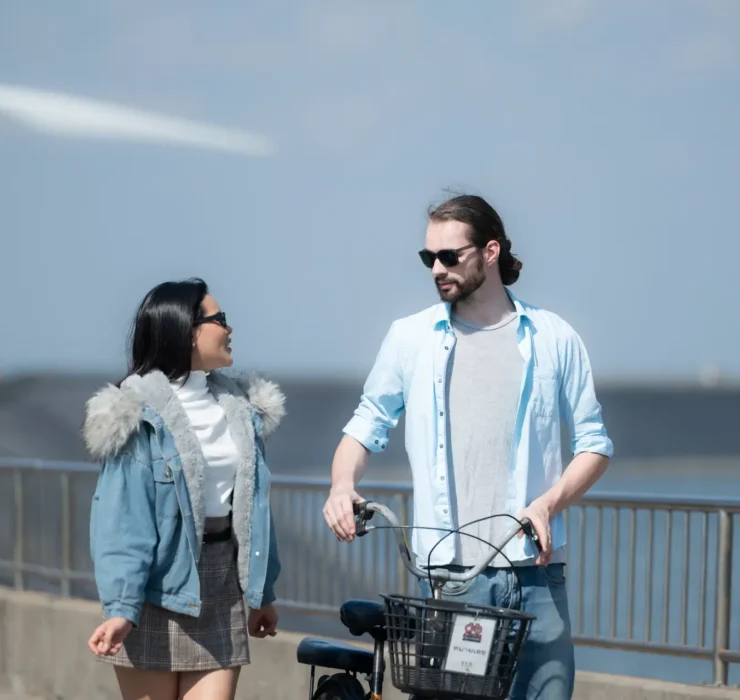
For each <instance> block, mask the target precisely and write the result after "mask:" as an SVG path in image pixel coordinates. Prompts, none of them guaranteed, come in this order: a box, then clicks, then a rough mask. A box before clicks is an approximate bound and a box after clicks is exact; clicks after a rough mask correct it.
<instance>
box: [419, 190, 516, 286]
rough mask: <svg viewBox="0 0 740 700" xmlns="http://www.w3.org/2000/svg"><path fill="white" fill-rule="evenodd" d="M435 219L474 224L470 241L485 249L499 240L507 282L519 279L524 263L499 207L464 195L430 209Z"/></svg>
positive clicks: (503, 276)
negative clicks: (513, 250)
mask: <svg viewBox="0 0 740 700" xmlns="http://www.w3.org/2000/svg"><path fill="white" fill-rule="evenodd" d="M428 213H429V219H430V220H431V221H460V222H461V223H463V224H467V225H468V226H469V227H470V242H471V243H474V244H475V245H476V247H478V248H485V247H486V244H487V243H488V242H489V241H498V243H499V245H500V246H501V254H500V255H499V259H498V269H499V273H500V275H501V281H502V282H503V283H504V284H505V285H510V284H514V282H516V281H517V280H518V279H519V270H521V269H522V263H521V261H520V260H517V258H515V257H514V256H513V255H512V254H511V241H510V240H509V238H508V236H507V235H506V231H505V230H504V222H503V221H501V217H500V216H499V215H498V213H497V212H496V210H495V209H494V208H493V207H492V206H491V205H490V204H489V203H488V202H486V200H485V199H483V197H478V196H477V195H473V194H462V195H458V196H457V197H453V198H452V199H448V200H447V201H446V202H443V203H442V204H440V205H439V206H436V207H431V208H430V209H429V212H428Z"/></svg>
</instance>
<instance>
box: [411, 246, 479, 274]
mask: <svg viewBox="0 0 740 700" xmlns="http://www.w3.org/2000/svg"><path fill="white" fill-rule="evenodd" d="M468 248H475V243H470V244H469V245H464V246H463V247H462V248H457V249H455V250H452V249H446V250H438V251H437V252H436V253H433V252H432V251H431V250H427V249H426V248H425V249H424V250H420V251H419V257H420V258H421V261H422V262H423V263H424V264H425V265H426V266H427V267H428V268H429V269H430V270H431V269H432V268H433V267H434V261H435V260H439V262H441V263H442V264H443V265H444V266H445V267H455V265H457V264H458V263H459V262H460V253H462V251H463V250H467V249H468Z"/></svg>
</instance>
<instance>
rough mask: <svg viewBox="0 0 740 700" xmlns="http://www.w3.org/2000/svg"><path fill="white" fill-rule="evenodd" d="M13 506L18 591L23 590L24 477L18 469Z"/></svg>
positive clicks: (14, 561)
mask: <svg viewBox="0 0 740 700" xmlns="http://www.w3.org/2000/svg"><path fill="white" fill-rule="evenodd" d="M13 506H14V508H15V532H14V533H13V543H14V544H13V583H14V585H15V587H16V588H17V589H18V590H21V589H22V588H23V476H22V474H21V470H20V469H16V470H15V471H14V473H13Z"/></svg>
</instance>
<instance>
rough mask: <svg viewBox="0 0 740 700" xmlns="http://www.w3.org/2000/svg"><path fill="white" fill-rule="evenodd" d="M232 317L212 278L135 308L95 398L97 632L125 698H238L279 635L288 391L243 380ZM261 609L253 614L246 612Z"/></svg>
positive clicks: (91, 409)
mask: <svg viewBox="0 0 740 700" xmlns="http://www.w3.org/2000/svg"><path fill="white" fill-rule="evenodd" d="M230 343H231V327H230V326H229V325H228V324H227V323H226V316H225V314H224V313H223V312H222V311H221V310H220V308H219V306H218V304H217V303H216V300H215V299H214V298H213V297H212V296H211V295H210V294H209V293H208V288H207V286H206V284H205V283H204V282H203V281H202V280H199V279H195V280H190V281H187V282H166V283H164V284H161V285H159V286H157V287H155V288H154V289H152V290H151V291H150V292H149V294H147V296H146V297H145V298H144V300H143V302H142V303H141V306H140V307H139V311H138V314H137V316H136V320H135V324H134V328H133V337H132V344H131V359H130V370H129V373H128V376H127V377H126V379H124V380H123V381H122V382H121V383H120V385H119V386H108V387H106V388H104V389H102V390H101V391H100V392H99V393H98V394H97V395H96V396H94V397H93V398H92V399H91V400H90V401H89V402H88V407H87V416H86V420H85V426H84V430H83V433H84V438H85V442H86V445H87V448H88V451H89V452H90V454H91V455H92V456H93V457H94V458H95V459H96V460H100V461H102V469H101V472H100V478H99V480H98V485H97V488H96V491H95V495H94V497H93V503H92V511H91V521H90V547H91V554H92V559H93V563H94V568H95V580H96V583H97V587H98V592H99V596H100V601H101V603H102V607H103V611H104V617H105V621H104V622H103V624H101V625H100V626H99V627H98V628H97V629H96V630H95V631H94V632H93V634H92V636H91V637H90V640H89V642H88V646H89V647H90V649H91V651H92V652H93V653H95V654H96V655H97V656H99V657H100V658H101V659H104V660H107V661H108V662H110V663H112V664H113V665H114V667H115V672H116V676H117V680H118V683H119V686H120V689H121V693H122V696H123V699H124V700H138V699H142V698H150V699H151V700H200V699H205V698H208V699H209V700H221V699H223V700H226V699H227V698H232V699H233V697H234V693H235V691H236V684H237V679H238V675H239V670H240V667H241V666H243V665H246V664H248V663H249V649H248V637H247V634H248V633H249V634H251V635H252V636H255V637H265V636H267V635H274V634H275V628H276V625H277V615H276V613H275V610H274V608H273V605H272V603H273V601H274V600H275V594H274V591H273V587H274V584H275V580H276V579H277V576H278V574H279V571H280V564H279V561H278V556H277V546H276V543H275V532H274V528H273V523H272V516H271V513H270V504H269V489H270V473H269V471H268V469H267V466H266V464H265V460H264V445H263V437H264V436H265V435H267V434H268V433H270V432H271V431H272V430H274V428H275V427H277V425H278V423H279V421H280V419H281V418H282V416H283V414H284V408H283V401H284V397H283V395H282V394H281V393H280V391H279V390H278V388H277V386H276V385H274V384H272V383H271V382H266V381H264V380H261V379H253V380H252V381H251V383H250V384H249V385H248V386H246V385H245V386H242V385H241V384H240V383H237V382H235V381H233V380H231V379H228V378H227V377H225V376H224V375H223V374H221V373H220V372H218V371H217V370H219V369H221V368H223V367H229V366H231V364H232V362H233V360H232V357H231V347H230ZM247 609H248V612H247Z"/></svg>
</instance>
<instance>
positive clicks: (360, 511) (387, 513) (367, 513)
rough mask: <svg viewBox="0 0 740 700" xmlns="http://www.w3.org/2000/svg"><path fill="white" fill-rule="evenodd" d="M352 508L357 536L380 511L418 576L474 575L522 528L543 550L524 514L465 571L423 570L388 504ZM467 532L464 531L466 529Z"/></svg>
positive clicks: (452, 578) (442, 578)
mask: <svg viewBox="0 0 740 700" xmlns="http://www.w3.org/2000/svg"><path fill="white" fill-rule="evenodd" d="M353 511H354V514H355V523H356V526H357V527H356V534H357V536H358V537H362V536H363V535H366V534H367V532H368V531H367V529H366V527H365V525H366V523H367V521H368V520H370V519H371V518H372V517H373V513H380V515H382V516H383V517H384V518H385V519H386V520H387V521H388V522H389V523H390V524H391V526H392V529H393V534H394V535H395V538H396V543H397V544H398V550H399V553H400V555H401V559H402V561H403V563H404V565H405V566H406V568H407V569H408V570H409V571H410V572H411V573H412V574H413V575H414V576H416V577H417V578H418V579H429V578H433V579H437V580H438V581H440V582H446V581H454V582H456V583H463V582H465V581H470V580H471V579H474V578H475V577H476V576H478V574H480V573H481V572H482V571H483V569H485V568H486V567H487V566H488V565H489V564H490V563H491V561H492V560H493V558H494V557H495V556H496V555H497V554H498V553H499V552H500V551H501V550H502V549H503V548H504V547H505V546H506V545H507V544H508V543H509V542H510V541H511V540H512V539H513V538H514V537H516V535H517V534H518V533H519V531H520V530H522V531H523V532H524V534H525V535H527V536H528V537H529V538H530V539H531V540H532V541H533V542H534V544H535V545H536V546H537V549H538V550H539V551H542V545H541V544H540V538H539V536H538V535H537V531H536V530H535V529H534V525H533V524H532V521H531V520H530V519H529V518H522V519H521V521H519V522H516V523H515V524H514V525H512V526H511V527H510V528H509V529H508V530H507V531H506V532H505V533H504V535H503V536H502V537H501V540H500V541H499V543H498V544H497V545H496V546H494V545H490V544H489V546H491V547H493V551H492V552H491V553H489V554H486V555H485V556H484V557H483V558H481V559H480V561H478V563H477V564H475V566H473V567H472V568H471V569H469V570H468V571H466V572H464V573H458V572H455V571H449V570H447V569H445V568H443V567H430V569H429V571H423V570H422V569H420V568H419V567H418V566H416V564H414V563H412V560H411V553H410V551H409V548H408V546H407V544H406V539H405V537H404V536H403V527H402V525H401V524H400V523H399V521H398V518H397V517H396V514H395V513H394V512H393V511H392V510H391V509H390V508H388V507H387V506H384V505H382V504H381V503H375V502H373V501H363V502H362V503H354V504H353ZM463 534H464V533H463Z"/></svg>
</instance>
